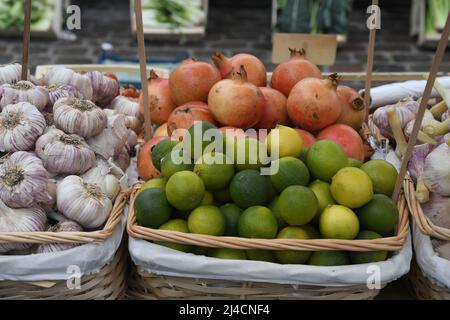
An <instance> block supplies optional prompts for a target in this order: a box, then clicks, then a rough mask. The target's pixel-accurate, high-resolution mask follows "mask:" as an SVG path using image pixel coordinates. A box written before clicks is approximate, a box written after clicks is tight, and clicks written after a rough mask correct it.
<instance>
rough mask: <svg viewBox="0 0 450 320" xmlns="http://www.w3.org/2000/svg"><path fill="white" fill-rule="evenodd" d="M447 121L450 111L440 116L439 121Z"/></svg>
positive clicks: (449, 117)
mask: <svg viewBox="0 0 450 320" xmlns="http://www.w3.org/2000/svg"><path fill="white" fill-rule="evenodd" d="M447 119H450V109H449V110H447V111H446V112H445V113H444V114H443V115H442V118H441V121H445V120H447Z"/></svg>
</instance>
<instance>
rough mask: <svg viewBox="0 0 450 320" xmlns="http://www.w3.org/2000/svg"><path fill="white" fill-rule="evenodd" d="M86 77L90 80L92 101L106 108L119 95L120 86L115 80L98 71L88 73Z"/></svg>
mask: <svg viewBox="0 0 450 320" xmlns="http://www.w3.org/2000/svg"><path fill="white" fill-rule="evenodd" d="M86 76H87V77H88V78H89V79H90V80H91V85H92V90H93V91H92V101H93V102H95V103H97V104H98V105H99V106H103V107H106V106H107V105H108V104H109V103H110V102H111V101H112V100H113V99H114V98H115V97H116V96H118V95H119V90H120V85H119V82H118V81H117V80H115V79H112V78H110V77H107V76H105V75H103V74H102V73H101V72H99V71H89V72H87V73H86Z"/></svg>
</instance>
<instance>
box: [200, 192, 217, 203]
mask: <svg viewBox="0 0 450 320" xmlns="http://www.w3.org/2000/svg"><path fill="white" fill-rule="evenodd" d="M213 203H214V197H213V194H212V193H211V192H209V191H205V195H204V196H203V199H202V202H201V203H200V205H201V206H210V205H212V204H213Z"/></svg>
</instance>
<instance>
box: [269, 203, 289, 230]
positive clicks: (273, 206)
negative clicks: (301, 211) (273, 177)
mask: <svg viewBox="0 0 450 320" xmlns="http://www.w3.org/2000/svg"><path fill="white" fill-rule="evenodd" d="M269 209H270V210H272V213H273V215H274V216H275V218H276V219H277V223H278V228H279V229H281V228H284V227H285V226H286V225H287V224H286V221H284V220H283V218H282V217H281V215H280V197H276V198H274V199H273V200H272V202H271V203H270V204H269Z"/></svg>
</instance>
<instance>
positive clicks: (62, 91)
mask: <svg viewBox="0 0 450 320" xmlns="http://www.w3.org/2000/svg"><path fill="white" fill-rule="evenodd" d="M46 89H47V91H48V103H47V106H46V109H48V111H49V112H53V105H54V104H55V102H56V101H58V100H59V99H61V98H80V99H81V98H82V95H81V93H80V92H79V91H78V90H77V89H76V88H75V87H72V86H71V85H67V84H63V85H56V84H52V85H49V86H47V87H46Z"/></svg>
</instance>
